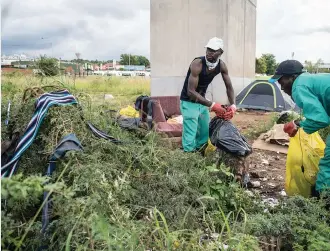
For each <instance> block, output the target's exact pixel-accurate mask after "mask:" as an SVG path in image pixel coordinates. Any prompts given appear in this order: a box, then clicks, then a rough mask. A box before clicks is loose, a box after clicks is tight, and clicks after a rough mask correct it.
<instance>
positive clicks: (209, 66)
mask: <svg viewBox="0 0 330 251" xmlns="http://www.w3.org/2000/svg"><path fill="white" fill-rule="evenodd" d="M219 59H220V56H219V57H218V59H217V61H215V63H211V62H209V61H207V58H206V56H205V61H206V65H207V67H208V68H209V70H213V69H214V68H215V67H217V65H218V64H219Z"/></svg>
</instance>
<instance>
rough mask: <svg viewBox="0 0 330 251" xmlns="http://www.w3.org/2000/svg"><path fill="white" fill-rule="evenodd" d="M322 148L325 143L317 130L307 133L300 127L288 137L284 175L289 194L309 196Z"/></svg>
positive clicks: (286, 189) (322, 152)
mask: <svg viewBox="0 0 330 251" xmlns="http://www.w3.org/2000/svg"><path fill="white" fill-rule="evenodd" d="M324 148H325V143H324V141H323V140H322V138H321V137H320V135H319V133H318V132H315V133H313V134H307V133H305V132H304V130H303V129H302V128H300V129H299V130H298V132H297V134H296V135H295V136H294V137H293V138H290V144H289V151H288V156H287V160H286V177H285V191H286V193H287V194H288V195H289V196H292V195H301V196H304V197H306V198H307V197H310V196H311V188H312V186H314V185H315V181H316V176H317V173H318V171H319V161H320V159H321V158H322V157H323V155H324Z"/></svg>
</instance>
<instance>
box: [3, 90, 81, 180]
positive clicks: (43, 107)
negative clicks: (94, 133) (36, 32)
mask: <svg viewBox="0 0 330 251" xmlns="http://www.w3.org/2000/svg"><path fill="white" fill-rule="evenodd" d="M72 104H78V102H77V100H76V99H75V97H74V96H73V95H71V94H70V93H69V92H68V91H67V90H62V91H56V92H50V93H45V94H43V95H41V96H40V97H39V98H38V100H37V101H36V109H35V112H34V114H33V117H32V119H31V120H30V122H29V124H28V126H27V128H26V130H25V133H24V135H23V137H22V138H21V139H20V141H19V143H18V145H17V147H16V149H15V152H14V155H13V157H12V159H11V160H10V161H9V162H8V163H7V164H6V165H4V166H2V167H1V177H11V176H12V175H13V174H14V172H15V170H16V168H17V164H18V161H19V159H20V157H21V156H22V154H23V153H24V152H25V151H26V150H27V149H28V148H29V146H30V145H31V144H32V142H33V141H34V139H35V137H36V135H37V133H38V130H39V128H40V125H41V123H42V120H43V119H44V117H45V116H46V113H47V111H48V109H49V108H50V107H51V106H53V105H72Z"/></svg>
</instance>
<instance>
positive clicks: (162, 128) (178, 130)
mask: <svg viewBox="0 0 330 251" xmlns="http://www.w3.org/2000/svg"><path fill="white" fill-rule="evenodd" d="M155 130H156V132H163V133H166V134H167V135H168V136H169V137H181V136H182V124H169V123H167V122H159V123H157V124H156V125H155Z"/></svg>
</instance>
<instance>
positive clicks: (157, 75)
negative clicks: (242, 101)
mask: <svg viewBox="0 0 330 251" xmlns="http://www.w3.org/2000/svg"><path fill="white" fill-rule="evenodd" d="M150 2H151V8H150V9H151V11H150V15H151V24H150V33H151V41H150V42H151V55H150V56H151V57H150V61H151V65H152V74H151V95H156V96H159V95H180V92H181V89H182V85H183V82H184V79H185V76H186V73H187V70H188V67H189V64H190V62H191V61H192V60H193V59H194V58H195V57H198V56H202V55H204V54H205V48H204V46H205V44H206V43H207V41H208V39H210V38H211V37H214V36H217V37H220V38H222V39H223V40H224V44H225V48H224V50H225V53H224V55H223V56H222V59H223V60H224V62H225V63H226V64H227V67H228V70H229V75H230V77H231V80H232V82H233V86H234V90H235V92H236V94H237V93H238V92H239V91H240V90H241V89H242V88H244V86H246V85H247V84H248V83H249V82H250V81H251V80H252V79H254V76H255V50H256V48H255V47H256V0H254V1H252V0H203V1H201V0H189V1H187V0H152V1H150ZM211 94H213V100H215V101H218V102H222V103H225V102H227V95H226V89H225V86H224V83H223V81H222V78H221V75H219V76H217V77H215V78H214V80H213V83H212V85H211V86H210V87H209V89H208V94H207V96H208V97H212V95H211Z"/></svg>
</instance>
